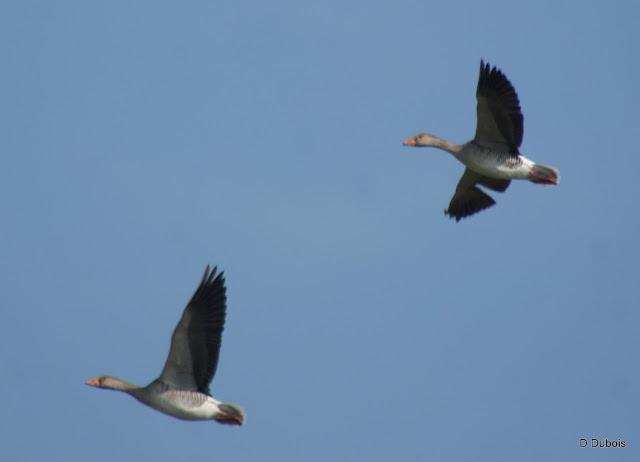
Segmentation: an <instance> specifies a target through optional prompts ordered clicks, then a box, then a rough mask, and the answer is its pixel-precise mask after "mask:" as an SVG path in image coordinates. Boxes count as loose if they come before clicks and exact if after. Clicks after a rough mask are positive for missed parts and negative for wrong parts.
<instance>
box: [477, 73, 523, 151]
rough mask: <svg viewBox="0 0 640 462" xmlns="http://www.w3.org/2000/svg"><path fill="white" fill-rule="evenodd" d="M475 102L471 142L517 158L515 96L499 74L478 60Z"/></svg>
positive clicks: (520, 118) (518, 137)
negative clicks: (474, 133) (478, 73)
mask: <svg viewBox="0 0 640 462" xmlns="http://www.w3.org/2000/svg"><path fill="white" fill-rule="evenodd" d="M476 99H477V100H478V106H477V117H478V121H477V126H476V136H475V141H476V142H477V143H478V144H480V145H482V146H485V147H487V148H491V149H492V150H494V151H497V152H502V153H508V154H514V155H517V154H518V148H519V147H520V144H522V135H523V121H524V118H523V116H522V112H521V110H520V101H519V100H518V94H517V93H516V90H515V89H514V88H513V85H511V82H509V80H508V79H507V77H505V75H504V74H503V73H502V71H500V70H499V69H497V68H496V67H495V66H494V67H493V68H491V66H490V65H489V63H487V64H485V63H484V61H480V77H479V78H478V88H477V90H476Z"/></svg>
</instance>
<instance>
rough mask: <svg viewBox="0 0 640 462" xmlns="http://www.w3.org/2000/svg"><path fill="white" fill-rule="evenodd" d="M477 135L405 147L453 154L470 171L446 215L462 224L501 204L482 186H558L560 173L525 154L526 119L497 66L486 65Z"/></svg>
mask: <svg viewBox="0 0 640 462" xmlns="http://www.w3.org/2000/svg"><path fill="white" fill-rule="evenodd" d="M476 99H477V100H478V105H477V118H478V120H477V126H476V136H475V137H474V138H473V140H471V141H469V142H467V143H465V144H462V145H460V144H454V143H449V142H448V141H445V140H443V139H441V138H438V137H436V136H433V135H429V134H427V133H421V134H419V135H416V136H414V137H413V138H409V139H407V140H406V141H405V142H404V143H403V144H404V145H405V146H414V147H423V146H431V147H435V148H439V149H443V150H445V151H448V152H449V153H451V154H453V155H454V156H455V157H456V159H458V160H459V161H460V162H462V163H463V164H464V165H465V167H466V169H465V171H464V173H463V174H462V178H460V181H459V182H458V186H457V187H456V192H455V193H454V195H453V198H452V199H451V202H450V203H449V208H448V209H447V210H445V212H444V213H445V214H446V215H449V216H450V217H451V218H455V219H456V221H460V219H461V218H465V217H468V216H470V215H473V214H474V213H477V212H479V211H481V210H484V209H486V208H488V207H491V206H492V205H494V204H495V201H494V200H493V199H492V198H491V197H490V196H489V195H488V194H486V193H484V192H483V191H482V190H481V189H480V188H478V185H481V186H484V187H485V188H488V189H491V190H493V191H499V192H504V191H505V190H506V189H507V188H508V187H509V184H510V183H511V180H529V181H531V182H533V183H538V184H558V182H559V181H560V174H559V172H558V170H557V169H555V168H554V167H551V166H549V165H541V164H536V163H534V162H533V161H531V160H529V159H527V158H526V157H524V156H522V155H520V153H519V151H518V148H519V147H520V144H521V143H522V133H523V128H522V125H523V117H522V112H520V102H519V100H518V95H517V94H516V91H515V89H514V88H513V85H511V82H509V80H508V79H507V77H506V76H505V75H504V74H503V73H502V72H501V71H500V70H499V69H497V68H496V67H495V66H494V67H493V68H492V67H491V66H490V65H489V63H486V64H485V63H484V61H482V60H481V61H480V77H479V79H478V88H477V90H476Z"/></svg>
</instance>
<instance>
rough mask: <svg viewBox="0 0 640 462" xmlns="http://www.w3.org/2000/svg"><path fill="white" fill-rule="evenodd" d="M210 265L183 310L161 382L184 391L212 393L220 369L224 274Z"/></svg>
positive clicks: (224, 301)
mask: <svg viewBox="0 0 640 462" xmlns="http://www.w3.org/2000/svg"><path fill="white" fill-rule="evenodd" d="M216 270H217V268H213V270H211V271H210V268H209V266H208V265H207V268H206V269H205V271H204V276H203V277H202V281H201V282H200V285H199V286H198V288H197V289H196V292H195V293H194V294H193V297H191V300H190V301H189V303H188V304H187V307H186V308H185V309H184V313H183V314H182V318H181V319H180V322H178V325H177V326H176V328H175V330H174V332H173V336H172V337H171V348H170V350H169V356H168V357H167V361H166V363H165V365H164V369H163V370H162V374H160V378H159V379H160V380H161V381H162V382H164V383H166V384H167V385H169V386H172V387H175V388H177V389H181V390H193V391H199V392H202V393H207V394H209V382H211V379H213V376H214V374H215V372H216V367H217V366H218V354H219V352H220V345H221V342H222V331H223V329H224V320H225V312H226V301H227V296H226V287H225V284H224V283H225V280H224V273H223V272H220V273H219V274H217V275H216Z"/></svg>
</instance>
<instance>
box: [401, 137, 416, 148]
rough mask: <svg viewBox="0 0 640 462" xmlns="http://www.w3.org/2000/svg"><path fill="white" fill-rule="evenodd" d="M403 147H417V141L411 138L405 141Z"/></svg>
mask: <svg viewBox="0 0 640 462" xmlns="http://www.w3.org/2000/svg"><path fill="white" fill-rule="evenodd" d="M402 145H403V146H415V145H416V140H415V139H413V138H409V139H406V140H404V143H402Z"/></svg>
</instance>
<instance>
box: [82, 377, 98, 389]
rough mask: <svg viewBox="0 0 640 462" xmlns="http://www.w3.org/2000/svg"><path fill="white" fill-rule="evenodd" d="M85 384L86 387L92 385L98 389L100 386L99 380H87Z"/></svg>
mask: <svg viewBox="0 0 640 462" xmlns="http://www.w3.org/2000/svg"><path fill="white" fill-rule="evenodd" d="M84 384H85V385H91V386H92V387H97V386H98V379H91V380H87V381H86V382H85V383H84Z"/></svg>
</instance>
